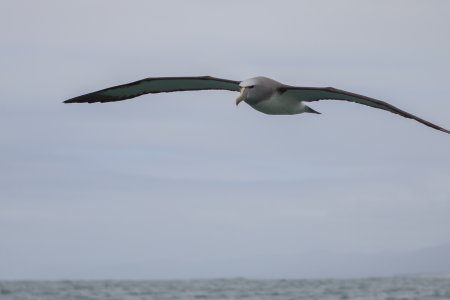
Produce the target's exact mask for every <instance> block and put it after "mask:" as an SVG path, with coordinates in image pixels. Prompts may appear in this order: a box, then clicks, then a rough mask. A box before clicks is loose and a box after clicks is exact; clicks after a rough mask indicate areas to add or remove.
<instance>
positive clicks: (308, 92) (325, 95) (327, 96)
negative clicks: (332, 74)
mask: <svg viewBox="0 0 450 300" xmlns="http://www.w3.org/2000/svg"><path fill="white" fill-rule="evenodd" d="M279 93H280V94H281V95H283V96H286V97H293V98H296V99H298V100H299V101H304V102H313V101H319V100H344V101H349V102H354V103H359V104H363V105H367V106H370V107H374V108H378V109H382V110H386V111H389V112H392V113H394V114H397V115H400V116H403V117H405V118H408V119H413V120H416V121H417V122H420V123H422V124H424V125H426V126H429V127H431V128H434V129H437V130H440V131H443V132H445V133H449V134H450V131H449V130H446V129H444V128H442V127H440V126H437V125H435V124H433V123H431V122H428V121H426V120H424V119H422V118H419V117H417V116H415V115H413V114H410V113H408V112H406V111H404V110H401V109H399V108H397V107H395V106H393V105H391V104H389V103H387V102H384V101H381V100H377V99H374V98H370V97H366V96H363V95H358V94H355V93H351V92H347V91H344V90H339V89H335V88H332V87H326V88H316V87H291V86H286V87H281V88H279Z"/></svg>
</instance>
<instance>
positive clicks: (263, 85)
mask: <svg viewBox="0 0 450 300" xmlns="http://www.w3.org/2000/svg"><path fill="white" fill-rule="evenodd" d="M239 86H240V87H241V94H240V95H239V97H237V98H236V105H239V103H240V102H242V101H245V102H247V103H248V104H254V103H257V102H259V101H262V100H265V99H268V98H269V97H270V96H272V94H273V93H274V92H276V90H277V88H279V87H281V86H283V85H282V84H281V83H279V82H277V81H275V80H272V79H270V78H267V77H254V78H250V79H247V80H244V81H242V82H241V83H240V84H239Z"/></svg>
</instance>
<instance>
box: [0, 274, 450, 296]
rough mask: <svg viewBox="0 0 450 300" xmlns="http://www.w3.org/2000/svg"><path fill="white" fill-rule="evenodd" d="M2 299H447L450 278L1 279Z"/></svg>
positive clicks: (449, 289)
mask: <svg viewBox="0 0 450 300" xmlns="http://www.w3.org/2000/svg"><path fill="white" fill-rule="evenodd" d="M0 299H1V300H72V299H79V300H81V299H86V300H106V299H108V300H138V299H139V300H144V299H145V300H147V299H148V300H169V299H171V300H172V299H173V300H176V299H183V300H191V299H215V300H216V299H217V300H219V299H247V300H265V299H270V300H300V299H308V300H314V299H321V300H322V299H323V300H332V299H333V300H334V299H358V300H413V299H416V300H428V299H430V300H431V299H446V300H449V299H450V278H401V277H394V278H371V279H320V280H319V279H317V280H249V279H215V280H165V281H156V280H148V281H147V280H142V281H134V280H123V281H122V280H119V281H118V280H105V281H0Z"/></svg>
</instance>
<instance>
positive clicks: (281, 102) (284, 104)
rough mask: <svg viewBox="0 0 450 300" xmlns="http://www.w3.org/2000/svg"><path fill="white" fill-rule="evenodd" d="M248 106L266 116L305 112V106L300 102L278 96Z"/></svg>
mask: <svg viewBox="0 0 450 300" xmlns="http://www.w3.org/2000/svg"><path fill="white" fill-rule="evenodd" d="M250 106H251V107H253V108H254V109H256V110H257V111H260V112H262V113H265V114H268V115H295V114H301V113H303V112H305V105H304V104H303V103H302V102H300V101H298V100H297V99H293V98H290V97H283V96H282V95H279V94H276V95H273V96H271V97H270V98H269V99H267V100H263V101H260V102H258V103H256V104H253V103H252V104H250Z"/></svg>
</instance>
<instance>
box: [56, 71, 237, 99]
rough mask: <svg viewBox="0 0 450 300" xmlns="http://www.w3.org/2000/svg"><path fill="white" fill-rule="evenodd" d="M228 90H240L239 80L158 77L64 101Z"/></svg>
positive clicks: (208, 77) (202, 77) (205, 77)
mask: <svg viewBox="0 0 450 300" xmlns="http://www.w3.org/2000/svg"><path fill="white" fill-rule="evenodd" d="M201 90H227V91H234V92H239V81H233V80H228V79H221V78H215V77H210V76H201V77H157V78H146V79H142V80H139V81H135V82H131V83H127V84H122V85H118V86H113V87H110V88H106V89H103V90H100V91H96V92H93V93H89V94H85V95H82V96H78V97H75V98H72V99H69V100H66V101H64V103H95V102H112V101H121V100H127V99H131V98H135V97H139V96H141V95H144V94H149V93H152V94H155V93H170V92H179V91H201Z"/></svg>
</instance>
